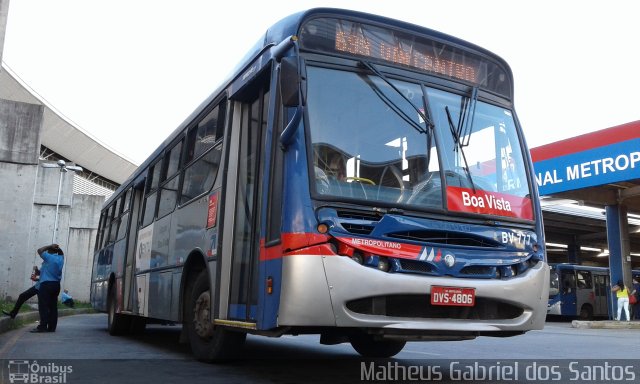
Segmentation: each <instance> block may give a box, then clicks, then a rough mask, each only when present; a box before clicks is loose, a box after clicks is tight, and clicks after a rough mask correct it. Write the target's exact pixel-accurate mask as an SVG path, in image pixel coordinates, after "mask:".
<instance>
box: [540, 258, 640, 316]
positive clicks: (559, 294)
mask: <svg viewBox="0 0 640 384" xmlns="http://www.w3.org/2000/svg"><path fill="white" fill-rule="evenodd" d="M550 267H551V273H550V278H549V302H548V304H547V314H548V315H550V316H562V317H567V318H578V319H580V320H592V319H593V318H610V317H611V315H610V314H611V313H613V312H612V311H613V308H614V303H612V302H611V300H612V298H613V295H612V293H611V286H612V285H613V284H612V283H611V282H610V273H609V268H608V267H595V266H587V265H578V264H571V263H561V264H551V266H550ZM631 274H632V276H633V278H634V279H638V278H640V270H632V271H631Z"/></svg>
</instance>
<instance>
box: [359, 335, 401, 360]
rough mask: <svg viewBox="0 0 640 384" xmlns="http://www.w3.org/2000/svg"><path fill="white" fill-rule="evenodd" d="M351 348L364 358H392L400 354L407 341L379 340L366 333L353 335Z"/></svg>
mask: <svg viewBox="0 0 640 384" xmlns="http://www.w3.org/2000/svg"><path fill="white" fill-rule="evenodd" d="M349 341H350V342H351V346H352V347H353V349H355V350H356V352H358V353H359V354H361V355H362V356H364V357H382V358H385V357H392V356H395V355H397V354H398V353H400V351H402V348H404V346H405V344H406V343H407V342H406V341H402V340H377V339H374V337H373V336H372V335H368V334H365V333H361V334H355V335H351V336H350V337H349Z"/></svg>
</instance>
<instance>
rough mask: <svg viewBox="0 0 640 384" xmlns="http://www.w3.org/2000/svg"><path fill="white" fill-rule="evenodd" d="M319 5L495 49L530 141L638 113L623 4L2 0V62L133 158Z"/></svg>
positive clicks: (632, 24) (629, 21)
mask: <svg viewBox="0 0 640 384" xmlns="http://www.w3.org/2000/svg"><path fill="white" fill-rule="evenodd" d="M318 6H328V7H337V8H348V9H353V10H358V11H364V12H368V13H374V14H379V15H383V16H387V17H392V18H396V19H399V20H403V21H407V22H411V23H414V24H418V25H422V26H425V27H428V28H431V29H435V30H438V31H440V32H444V33H447V34H449V35H453V36H456V37H459V38H462V39H464V40H467V41H469V42H472V43H474V44H477V45H479V46H482V47H484V48H486V49H488V50H490V51H492V52H494V53H496V54H498V55H499V56H501V57H502V58H503V59H505V60H506V61H507V62H508V63H509V64H510V66H511V69H512V71H513V74H514V79H515V80H514V81H515V110H516V113H517V115H518V118H519V120H520V123H521V125H522V127H523V130H524V133H525V138H526V140H527V142H528V144H529V146H530V147H536V146H540V145H544V144H547V143H550V142H554V141H557V140H561V139H566V138H570V137H573V136H577V135H581V134H585V133H588V132H592V131H597V130H601V129H605V128H609V127H612V126H616V125H620V124H624V123H628V122H631V121H636V120H640V102H639V101H640V97H639V96H638V95H639V94H640V49H639V48H638V46H639V39H640V22H638V15H639V14H640V2H637V1H636V0H617V1H593V0H581V1H580V0H563V1H559V0H536V1H530V0H408V1H404V0H393V1H389V0H384V1H376V0H365V1H360V0H341V1H334V0H325V1H314V0H297V1H281V0H272V1H250V2H245V1H229V2H227V1H225V2H222V1H214V0H206V1H205V0H179V1H178V0H173V1H166V0H109V1H102V0H91V1H89V0H64V1H53V0H10V3H9V15H8V20H7V30H6V36H5V42H4V52H3V56H2V60H3V61H4V62H5V65H6V66H8V67H9V68H10V69H11V71H12V72H14V73H15V74H16V75H17V76H18V77H19V78H20V79H21V80H22V81H23V82H24V83H26V84H27V85H28V86H29V87H31V88H32V89H33V90H34V91H35V92H37V94H39V95H40V97H42V98H44V99H45V100H46V102H47V103H48V104H50V105H51V106H53V107H54V108H55V109H56V110H57V111H59V113H61V114H62V115H64V116H65V117H66V118H67V120H69V121H70V122H72V123H73V124H75V125H76V126H78V127H79V128H80V129H82V130H83V131H85V132H86V133H88V134H89V135H91V136H92V137H94V138H95V139H96V140H98V141H100V142H101V143H103V144H104V145H105V146H107V147H109V148H110V149H112V150H113V151H114V152H116V153H119V154H120V155H122V156H123V157H126V158H128V159H129V160H131V161H132V162H134V163H136V164H140V163H142V162H143V161H144V159H146V158H147V156H149V155H150V154H151V153H152V152H153V151H154V150H155V149H156V148H157V147H158V145H160V144H161V143H162V141H163V140H164V139H165V138H166V137H167V136H168V135H169V134H170V133H171V132H173V130H174V129H175V128H176V127H177V126H178V125H180V124H181V123H182V122H183V121H184V119H185V118H186V117H187V116H188V115H189V114H190V113H191V112H192V111H193V110H194V109H195V108H196V107H197V106H198V105H199V104H200V103H201V102H202V101H203V100H204V99H205V98H206V97H207V96H209V95H210V94H211V93H212V92H213V91H214V90H215V89H216V88H217V87H218V85H220V83H221V82H222V81H223V80H225V79H226V77H227V75H228V74H229V73H230V72H231V70H232V69H233V68H234V67H235V66H236V64H237V63H238V62H239V61H240V59H241V58H242V57H243V56H244V55H245V53H246V52H248V50H249V49H250V48H251V47H252V46H253V45H254V44H255V43H256V42H257V41H258V39H260V37H261V36H262V35H263V34H264V33H265V31H266V30H267V28H268V27H269V26H270V25H271V24H273V23H275V22H277V21H278V20H280V19H281V18H283V17H285V16H287V15H289V14H291V13H295V12H298V11H301V10H304V9H307V8H312V7H318Z"/></svg>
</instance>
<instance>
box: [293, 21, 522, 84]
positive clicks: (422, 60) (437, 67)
mask: <svg viewBox="0 0 640 384" xmlns="http://www.w3.org/2000/svg"><path fill="white" fill-rule="evenodd" d="M300 45H301V48H303V49H308V50H314V51H322V52H326V53H336V54H341V55H349V56H359V57H362V58H364V59H367V58H369V59H374V60H375V61H384V62H387V63H390V64H393V65H401V66H405V67H410V68H413V69H417V70H420V71H424V72H427V73H430V74H433V75H437V76H440V77H445V78H449V79H454V80H463V81H465V82H469V83H472V84H474V85H477V86H480V87H483V88H486V89H489V90H491V91H494V92H496V93H500V94H502V95H505V96H507V97H509V96H510V95H511V84H510V76H509V74H508V72H507V71H506V70H505V69H503V68H502V67H501V66H500V65H498V64H497V63H496V62H494V61H491V60H489V59H487V58H484V57H481V56H479V55H477V54H475V53H473V52H471V51H467V50H464V49H462V48H461V47H459V46H454V45H448V44H446V43H445V42H441V41H436V40H435V39H429V38H426V37H423V36H422V35H412V34H409V33H407V32H404V31H398V30H395V29H391V28H384V27H379V26H374V25H369V24H363V23H359V22H356V21H351V20H339V19H333V18H317V19H312V20H310V21H309V22H307V23H306V24H304V25H303V27H302V31H301V33H300Z"/></svg>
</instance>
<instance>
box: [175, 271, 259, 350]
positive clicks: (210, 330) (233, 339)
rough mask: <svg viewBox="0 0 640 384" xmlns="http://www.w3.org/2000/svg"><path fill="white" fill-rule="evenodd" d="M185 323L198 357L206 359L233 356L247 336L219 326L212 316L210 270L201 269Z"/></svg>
mask: <svg viewBox="0 0 640 384" xmlns="http://www.w3.org/2000/svg"><path fill="white" fill-rule="evenodd" d="M188 303H189V307H188V309H187V318H186V321H185V323H186V324H185V326H186V327H187V333H188V336H189V343H190V344H191V351H192V353H193V355H194V356H195V358H196V359H198V360H200V361H206V362H216V361H224V360H228V359H231V358H233V357H234V356H236V354H237V353H238V352H239V351H240V350H241V349H242V345H243V344H244V341H245V339H246V337H247V335H246V333H244V332H233V331H229V330H227V329H224V328H222V327H219V326H218V327H215V326H214V325H213V321H212V319H211V303H212V300H211V289H210V288H209V274H208V272H207V270H206V269H205V270H203V271H202V272H200V274H199V275H198V277H197V278H196V281H195V283H194V284H193V290H192V291H191V297H190V298H189V301H188Z"/></svg>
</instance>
